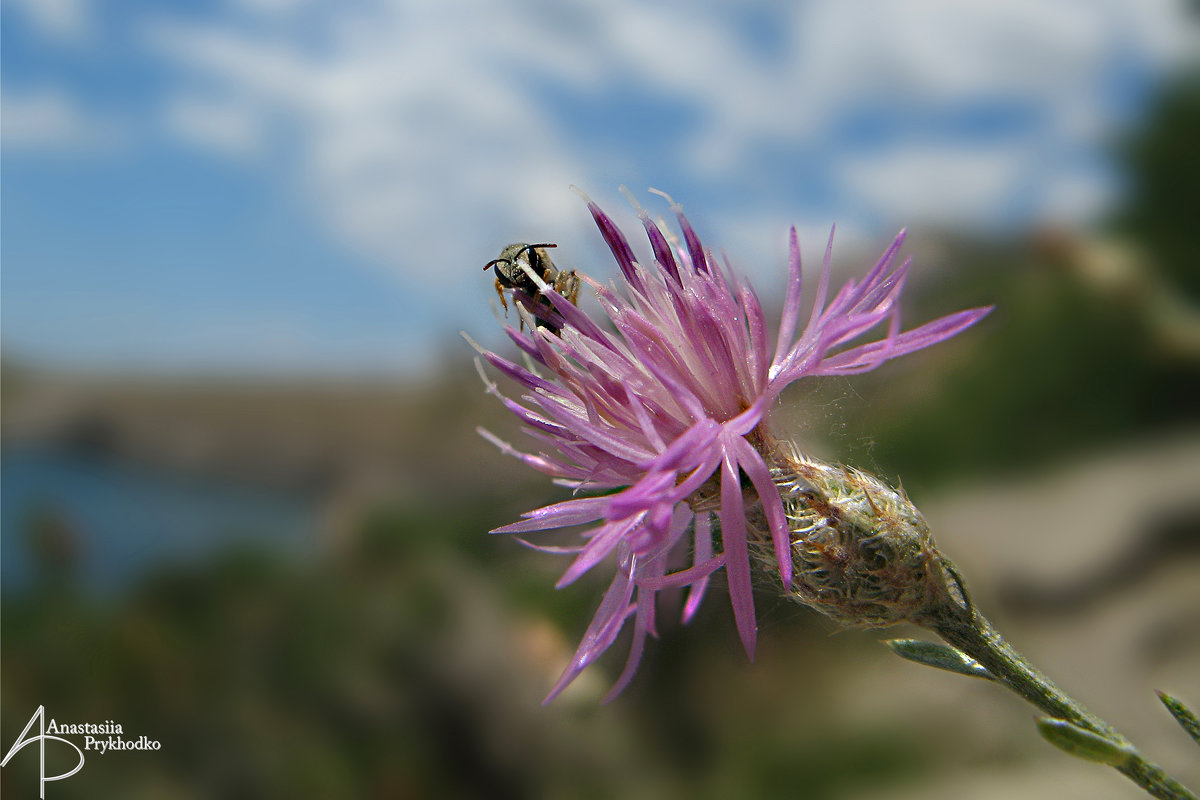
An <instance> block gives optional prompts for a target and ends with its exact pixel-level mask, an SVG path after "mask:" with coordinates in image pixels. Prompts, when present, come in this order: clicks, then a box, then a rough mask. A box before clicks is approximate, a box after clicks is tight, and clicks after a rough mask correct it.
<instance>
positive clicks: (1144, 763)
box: [927, 565, 1197, 800]
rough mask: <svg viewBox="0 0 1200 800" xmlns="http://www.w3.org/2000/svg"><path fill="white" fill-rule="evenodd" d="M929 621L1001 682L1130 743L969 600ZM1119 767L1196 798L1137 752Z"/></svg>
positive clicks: (1173, 794)
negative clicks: (1019, 649) (1039, 668)
mask: <svg viewBox="0 0 1200 800" xmlns="http://www.w3.org/2000/svg"><path fill="white" fill-rule="evenodd" d="M947 567H948V568H949V569H950V571H951V574H957V573H955V572H954V570H953V568H952V567H949V565H947ZM960 585H961V584H960ZM927 624H928V625H929V627H931V628H933V630H935V631H937V633H938V635H940V636H941V637H942V638H943V639H945V640H946V642H947V643H948V644H951V645H953V646H954V647H957V648H958V649H959V650H961V651H963V652H964V653H966V654H967V655H969V656H970V657H971V658H973V659H975V660H976V661H978V662H979V663H980V664H982V665H983V666H984V667H986V668H987V670H988V672H990V673H991V674H992V675H993V676H994V677H995V678H996V679H997V680H998V681H999V682H1001V683H1003V684H1004V685H1005V686H1007V687H1008V688H1009V689H1012V690H1013V691H1014V692H1016V693H1017V694H1019V695H1020V696H1021V697H1023V698H1025V699H1026V700H1027V701H1028V702H1030V703H1031V704H1033V705H1034V706H1037V707H1038V708H1039V709H1041V710H1042V711H1044V712H1046V713H1047V714H1049V715H1050V716H1052V717H1055V718H1056V719H1065V720H1067V721H1069V722H1072V723H1074V724H1075V725H1078V726H1079V727H1081V728H1084V729H1085V730H1089V731H1091V732H1092V733H1095V734H1098V735H1100V736H1103V737H1106V738H1108V739H1110V740H1112V741H1114V742H1116V743H1118V744H1128V743H1129V742H1128V740H1127V739H1126V738H1125V737H1124V736H1122V735H1121V734H1120V733H1118V732H1117V730H1116V729H1115V728H1113V727H1112V726H1111V725H1109V724H1108V723H1107V722H1105V721H1104V720H1102V719H1100V718H1099V717H1097V716H1096V715H1095V714H1093V713H1091V712H1090V711H1088V710H1087V709H1086V708H1084V707H1083V706H1082V705H1081V704H1080V703H1079V702H1078V701H1076V700H1074V699H1073V698H1071V697H1070V696H1068V695H1067V694H1066V693H1065V692H1063V690H1062V689H1059V688H1058V687H1057V686H1055V685H1054V684H1053V683H1052V682H1051V681H1050V679H1049V678H1047V677H1046V676H1044V675H1042V673H1040V672H1038V671H1037V670H1036V669H1035V668H1034V667H1033V665H1031V664H1030V663H1029V661H1027V660H1026V659H1025V657H1024V656H1022V655H1021V654H1020V653H1018V652H1017V651H1016V650H1015V649H1013V647H1012V645H1010V644H1009V643H1008V642H1006V641H1005V640H1004V637H1002V636H1001V635H1000V633H999V632H998V631H997V630H996V629H995V628H994V627H992V624H991V623H990V622H988V620H987V619H986V618H985V617H984V616H983V615H982V614H980V613H979V612H978V611H976V610H975V609H974V607H972V606H970V604H969V603H968V604H967V605H966V607H963V606H961V605H958V604H957V603H951V602H948V603H946V604H945V605H943V606H942V607H940V608H939V609H938V611H937V613H935V614H934V615H933V617H932V619H930V620H929V621H928V622H927ZM1116 769H1117V770H1119V771H1121V772H1122V773H1124V774H1125V775H1126V776H1127V777H1128V778H1129V779H1130V780H1132V781H1133V782H1134V783H1136V784H1137V785H1138V786H1140V787H1142V788H1143V789H1145V790H1146V791H1147V792H1149V793H1150V794H1151V795H1153V796H1154V797H1158V798H1161V800H1197V798H1196V795H1195V794H1193V793H1192V792H1191V791H1190V790H1189V789H1188V788H1187V787H1186V786H1184V785H1183V784H1181V783H1180V782H1179V781H1177V780H1175V779H1174V778H1172V777H1171V776H1170V775H1168V774H1167V773H1166V772H1165V771H1164V770H1163V768H1162V767H1160V766H1158V765H1157V764H1155V763H1153V762H1152V761H1148V760H1146V759H1145V758H1143V757H1142V755H1141V754H1140V753H1137V752H1136V751H1135V753H1134V755H1133V757H1132V758H1130V759H1129V761H1128V763H1126V764H1124V765H1122V766H1118V767H1116Z"/></svg>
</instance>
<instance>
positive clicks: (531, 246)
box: [521, 242, 558, 253]
mask: <svg viewBox="0 0 1200 800" xmlns="http://www.w3.org/2000/svg"><path fill="white" fill-rule="evenodd" d="M535 247H558V245H556V244H552V243H550V242H542V243H541V244H527V245H525V246H524V247H522V248H521V252H522V253H524V252H525V251H526V250H532V249H534V248H535Z"/></svg>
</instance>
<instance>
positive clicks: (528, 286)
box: [483, 242, 579, 333]
mask: <svg viewBox="0 0 1200 800" xmlns="http://www.w3.org/2000/svg"><path fill="white" fill-rule="evenodd" d="M557 246H558V245H556V244H550V243H549V242H543V243H540V244H525V243H524V242H515V243H514V244H510V245H509V246H508V247H506V248H504V249H503V250H501V251H500V257H499V258H493V259H492V260H491V261H489V262H488V263H486V264H484V265H483V268H484V269H485V270H488V269H491V268H493V267H495V270H494V272H495V273H496V294H498V295H500V303H501V304H502V305H503V306H504V310H505V311H508V302H507V301H506V300H505V298H504V291H505V290H506V289H507V290H510V291H511V292H512V293H513V302H516V303H520V304H521V305H522V306H523V307H524V308H525V309H526V310H527V311H528V312H529V313H530V314H531V315H533V318H534V319H535V320H537V323H538V324H539V325H542V326H544V327H545V328H547V329H548V330H549V331H550V332H551V333H557V332H558V330H559V328H560V327H561V325H559V324H558V321H557V319H556V318H557V317H558V314H557V312H555V311H554V307H553V305H552V304H551V303H550V301H549V300H547V299H546V296H545V295H544V294H542V291H541V289H539V288H538V283H537V281H535V280H534V279H533V278H532V277H531V276H530V274H529V272H532V273H533V274H534V275H536V276H537V277H538V279H539V280H540V281H541V282H542V283H543V284H545V285H548V286H549V287H550V288H551V289H553V290H554V291H556V292H558V293H559V294H560V295H562V296H563V297H565V298H567V299H568V300H570V301H571V302H572V303H577V302H578V299H579V277H578V276H577V275H576V274H575V271H574V270H561V269H559V268H558V267H556V266H554V262H553V261H551V260H550V256H549V255H548V254H547V253H546V248H549V247H557ZM526 267H528V269H529V272H526V271H525V268H526Z"/></svg>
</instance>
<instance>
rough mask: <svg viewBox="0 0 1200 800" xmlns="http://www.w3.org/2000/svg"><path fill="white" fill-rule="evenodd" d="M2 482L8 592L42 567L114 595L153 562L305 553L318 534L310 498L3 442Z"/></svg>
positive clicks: (0, 580)
mask: <svg viewBox="0 0 1200 800" xmlns="http://www.w3.org/2000/svg"><path fill="white" fill-rule="evenodd" d="M0 485H2V487H3V504H2V505H0V525H2V528H0V541H2V548H3V549H2V559H0V584H2V587H3V590H4V592H5V593H10V592H14V591H20V590H22V589H24V588H27V587H28V586H29V585H30V583H31V582H32V581H33V580H34V578H35V576H36V575H37V574H38V572H39V570H42V571H46V570H49V571H54V572H57V573H59V574H61V575H62V576H64V577H66V578H67V579H68V580H72V581H76V582H78V583H79V584H80V585H81V586H83V587H85V588H87V589H89V590H94V591H99V592H110V591H113V590H117V589H120V588H121V587H123V586H125V585H127V584H128V583H129V582H130V581H131V580H133V579H134V578H136V576H138V575H139V574H141V573H142V572H144V571H145V570H147V569H148V568H151V567H155V566H160V565H164V564H186V563H189V562H197V561H201V560H203V559H204V558H206V557H207V556H211V555H213V554H215V553H216V552H218V551H220V550H222V549H225V548H228V547H232V546H235V545H239V546H245V545H253V546H267V547H271V548H273V549H278V550H280V551H282V552H286V553H289V554H296V555H303V554H305V553H308V552H311V551H312V549H313V545H314V542H315V539H316V531H317V509H316V505H315V502H314V501H313V500H312V499H311V498H308V497H305V496H302V495H298V494H287V493H282V492H271V491H265V490H261V489H256V488H250V487H245V486H241V485H237V484H232V483H228V482H223V481H219V480H215V479H207V478H196V477H190V476H181V475H177V474H173V473H170V472H166V471H162V470H156V469H151V468H148V467H143V466H136V465H131V464H127V463H123V462H119V461H114V460H112V459H105V458H100V457H95V456H87V455H81V454H76V453H70V452H62V451H53V450H46V449H34V448H25V447H6V448H5V450H4V453H3V454H2V455H0Z"/></svg>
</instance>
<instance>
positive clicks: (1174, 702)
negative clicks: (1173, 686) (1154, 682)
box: [1158, 692, 1200, 744]
mask: <svg viewBox="0 0 1200 800" xmlns="http://www.w3.org/2000/svg"><path fill="white" fill-rule="evenodd" d="M1158 699H1159V700H1162V702H1163V705H1164V706H1166V707H1167V711H1170V712H1171V716H1172V717H1174V718H1175V721H1176V722H1178V723H1179V724H1180V725H1181V726H1183V729H1184V730H1185V731H1187V732H1188V736H1191V737H1192V738H1193V739H1195V740H1196V744H1200V719H1197V717H1196V712H1195V711H1192V710H1191V709H1190V708H1188V707H1187V706H1186V705H1184V704H1183V701H1182V700H1180V699H1179V698H1178V697H1172V696H1171V695H1169V694H1167V693H1166V692H1159V693H1158Z"/></svg>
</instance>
